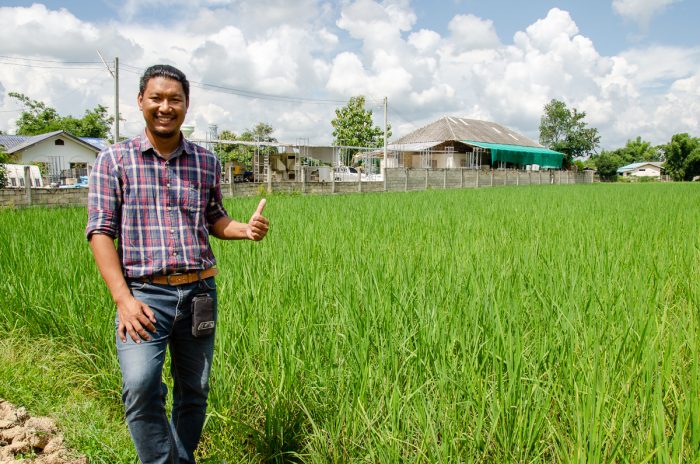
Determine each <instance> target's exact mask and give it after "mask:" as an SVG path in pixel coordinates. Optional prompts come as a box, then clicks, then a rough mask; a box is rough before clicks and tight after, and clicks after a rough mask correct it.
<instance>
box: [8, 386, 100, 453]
mask: <svg viewBox="0 0 700 464" xmlns="http://www.w3.org/2000/svg"><path fill="white" fill-rule="evenodd" d="M19 462H23V463H34V464H87V462H88V460H87V458H86V457H84V456H83V457H77V458H76V457H75V454H73V453H70V452H69V451H68V449H66V448H65V447H64V446H63V436H62V435H61V434H60V433H59V431H58V429H57V428H56V423H55V422H54V420H53V419H51V418H49V417H30V416H29V414H27V411H26V410H25V409H24V408H18V407H15V406H13V405H12V404H10V403H8V402H7V401H4V400H1V399H0V464H14V463H19Z"/></svg>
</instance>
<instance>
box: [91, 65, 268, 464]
mask: <svg viewBox="0 0 700 464" xmlns="http://www.w3.org/2000/svg"><path fill="white" fill-rule="evenodd" d="M138 105H139V108H140V109H141V111H142V112H143V117H144V120H145V122H146V129H145V131H144V133H143V134H142V135H139V136H138V137H135V138H133V139H131V140H128V141H126V142H121V143H117V144H115V145H112V146H111V147H109V148H107V149H106V150H104V151H102V152H101V153H100V154H99V156H98V157H97V161H96V162H95V167H94V169H93V170H92V173H91V175H90V182H89V186H90V187H89V188H90V190H89V195H88V224H87V228H86V235H87V238H88V240H89V241H90V247H91V249H92V252H93V255H94V257H95V262H96V263H97V267H98V268H99V270H100V273H101V274H102V278H103V279H104V281H105V283H106V284H107V287H108V288H109V291H110V292H111V294H112V298H113V300H114V302H115V304H116V306H117V316H116V321H115V326H116V337H115V338H116V344H117V354H118V358H119V365H120V367H121V372H122V387H123V393H122V398H123V401H124V407H125V412H126V421H127V424H128V426H129V431H130V432H131V436H132V439H133V441H134V445H135V446H136V451H137V453H138V455H139V458H140V459H141V462H143V463H147V464H151V463H175V462H178V463H194V462H195V460H194V452H195V449H196V448H197V443H198V442H199V438H200V435H201V432H202V427H203V425H204V419H205V414H206V406H207V395H208V392H209V372H210V369H211V363H212V357H213V352H214V335H213V327H214V326H215V320H216V284H215V281H214V275H216V273H217V269H216V268H215V267H214V265H215V264H216V261H215V258H214V254H213V253H212V250H211V248H210V246H209V235H210V234H211V235H213V236H215V237H217V238H220V239H224V240H238V239H249V240H256V241H257V240H262V239H263V238H264V237H265V235H266V234H267V231H268V227H269V222H268V220H267V219H266V218H265V217H263V216H262V210H263V208H264V206H265V200H264V199H263V200H261V201H260V204H259V205H258V209H257V211H256V212H255V213H254V214H253V216H252V217H251V219H250V221H248V223H240V222H236V221H234V220H232V219H231V218H229V217H228V215H227V213H226V210H225V209H224V206H223V204H222V195H221V189H220V186H219V178H220V172H221V168H220V164H219V161H218V159H217V158H216V157H215V156H214V155H213V154H212V153H210V152H208V151H206V150H205V149H203V148H201V147H199V146H197V145H195V144H193V143H191V142H189V141H187V140H185V138H184V137H183V136H182V135H181V133H180V126H181V125H182V123H183V122H184V120H185V114H186V113H187V109H188V107H189V82H188V81H187V79H186V77H185V75H184V74H183V73H182V72H181V71H180V70H178V69H176V68H174V67H172V66H167V65H156V66H151V67H150V68H148V69H147V70H146V71H145V73H144V75H143V76H142V78H141V82H140V88H139V94H138ZM115 239H116V240H117V244H118V245H117V247H116V249H115V246H114V240H115ZM193 313H194V320H195V321H196V324H194V325H193ZM200 319H201V320H200ZM200 330H201V331H202V333H199V331H200ZM206 332H212V333H210V334H208V335H207V333H206ZM166 347H168V348H169V350H170V356H171V373H172V377H173V380H174V385H173V407H172V415H171V418H170V421H169V422H168V419H167V417H166V412H165V400H166V396H167V389H166V387H165V384H163V382H162V369H163V362H164V360H165V351H166Z"/></svg>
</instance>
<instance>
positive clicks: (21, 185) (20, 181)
mask: <svg viewBox="0 0 700 464" xmlns="http://www.w3.org/2000/svg"><path fill="white" fill-rule="evenodd" d="M19 186H20V187H24V177H20V178H19Z"/></svg>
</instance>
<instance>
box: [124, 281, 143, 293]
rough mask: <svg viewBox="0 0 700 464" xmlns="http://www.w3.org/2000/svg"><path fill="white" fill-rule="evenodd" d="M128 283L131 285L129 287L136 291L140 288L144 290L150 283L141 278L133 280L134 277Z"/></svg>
mask: <svg viewBox="0 0 700 464" xmlns="http://www.w3.org/2000/svg"><path fill="white" fill-rule="evenodd" d="M127 285H129V289H130V290H131V291H134V290H136V291H139V290H143V288H144V287H145V286H146V285H148V282H144V281H141V280H133V279H132V280H129V281H128V282H127Z"/></svg>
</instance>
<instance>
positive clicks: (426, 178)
mask: <svg viewBox="0 0 700 464" xmlns="http://www.w3.org/2000/svg"><path fill="white" fill-rule="evenodd" d="M425 190H428V168H425Z"/></svg>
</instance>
